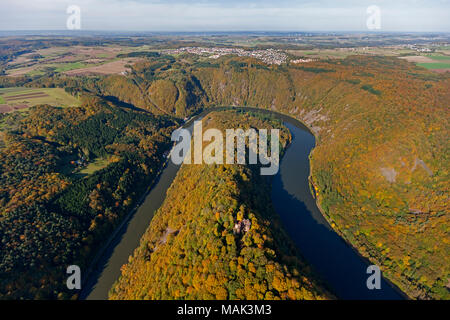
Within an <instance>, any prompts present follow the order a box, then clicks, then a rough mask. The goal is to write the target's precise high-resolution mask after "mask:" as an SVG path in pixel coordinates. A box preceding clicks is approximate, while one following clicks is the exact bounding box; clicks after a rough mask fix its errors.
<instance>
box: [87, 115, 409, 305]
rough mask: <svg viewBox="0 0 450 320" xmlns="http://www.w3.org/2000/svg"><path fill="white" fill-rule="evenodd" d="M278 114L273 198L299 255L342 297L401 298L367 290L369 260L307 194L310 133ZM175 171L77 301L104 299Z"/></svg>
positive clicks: (172, 168)
mask: <svg viewBox="0 0 450 320" xmlns="http://www.w3.org/2000/svg"><path fill="white" fill-rule="evenodd" d="M247 109H250V108H247ZM258 111H261V110H258ZM266 112H269V111H266ZM204 114H206V113H203V114H202V115H204ZM202 115H200V117H201V116H202ZM277 116H278V117H279V118H281V119H282V120H283V121H284V123H285V125H286V126H287V127H288V128H289V130H290V132H291V134H292V136H293V139H292V142H291V144H290V146H289V148H288V149H287V151H286V153H285V155H284V156H283V159H282V160H281V164H280V171H279V172H278V174H277V175H276V176H275V177H274V179H273V184H272V201H273V204H274V207H275V209H276V211H277V213H278V214H279V215H280V216H281V220H282V222H283V224H284V227H285V229H286V230H287V232H288V233H289V235H290V236H291V238H292V239H293V241H294V242H295V244H296V245H297V247H298V249H299V251H300V252H301V254H302V255H303V256H304V257H305V259H306V260H307V261H308V262H309V263H310V264H311V265H312V266H313V268H314V269H315V271H316V273H317V274H318V275H319V276H320V277H321V278H322V279H323V280H324V281H325V282H326V283H327V284H328V285H329V287H330V289H331V291H332V292H333V293H334V294H335V295H336V296H337V297H338V298H340V299H403V296H402V294H401V293H399V291H397V290H396V289H394V288H393V287H391V286H390V285H389V284H388V283H387V282H386V281H385V280H384V279H382V281H381V289H380V290H376V289H375V290H369V289H368V288H367V286H366V281H367V278H368V277H369V276H370V275H368V274H367V273H366V269H367V267H368V266H369V265H370V264H369V263H368V261H367V260H365V259H363V258H362V257H360V256H359V254H358V253H357V252H356V251H355V250H354V249H353V248H352V247H350V246H349V245H348V244H347V243H346V242H345V241H344V240H343V239H342V238H341V237H340V236H339V235H338V234H336V233H335V232H334V231H333V230H332V229H331V227H330V226H329V225H328V223H327V222H326V220H325V219H324V218H323V216H322V214H321V212H320V211H319V209H318V208H317V206H316V203H315V200H314V199H313V197H312V195H311V192H310V189H309V184H308V176H309V159H308V155H309V153H310V152H311V150H312V148H314V143H315V140H314V136H313V135H312V134H311V133H310V132H309V131H308V129H306V128H305V127H304V126H303V125H302V124H301V123H300V122H299V121H296V120H294V119H291V118H288V117H286V116H282V115H279V114H277ZM178 169H179V166H176V165H174V164H173V163H172V162H171V161H169V162H168V164H167V166H166V167H165V168H164V169H163V171H162V173H161V175H160V176H159V178H158V180H157V181H156V183H155V185H154V187H153V188H152V189H151V191H150V192H149V193H148V195H147V196H146V198H145V200H144V201H143V202H142V204H141V205H140V206H139V208H138V209H137V210H136V211H135V213H134V214H133V216H132V217H131V218H130V219H129V220H128V221H127V222H126V223H125V224H124V225H123V226H122V228H120V230H119V232H118V233H117V234H116V236H115V237H114V240H113V241H112V242H111V243H110V244H109V245H108V248H107V249H106V250H105V252H104V253H103V254H102V256H101V258H100V259H99V261H98V262H97V263H96V266H95V268H94V269H93V271H92V272H91V274H90V275H89V279H88V281H87V282H86V283H85V284H84V287H83V290H82V292H81V294H80V298H81V299H97V300H98V299H107V298H108V291H109V290H110V288H111V287H112V285H113V283H114V282H115V281H116V280H117V279H118V278H119V275H120V267H121V266H122V265H123V264H125V263H127V261H128V257H129V256H130V255H131V254H132V253H133V251H134V249H135V248H137V247H138V245H139V240H140V238H141V237H142V235H143V234H144V232H145V230H146V229H147V227H148V225H149V224H150V221H151V219H152V217H153V214H154V212H155V211H156V210H157V209H158V208H159V207H160V206H161V204H162V203H163V201H164V198H165V195H166V191H167V189H168V188H169V186H170V184H171V183H172V181H173V179H174V178H175V176H176V174H177V171H178Z"/></svg>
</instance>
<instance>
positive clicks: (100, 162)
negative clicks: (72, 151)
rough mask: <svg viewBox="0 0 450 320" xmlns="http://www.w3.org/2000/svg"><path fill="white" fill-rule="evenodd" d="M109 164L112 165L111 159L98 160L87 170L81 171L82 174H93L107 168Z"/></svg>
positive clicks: (91, 163) (89, 165) (86, 168)
mask: <svg viewBox="0 0 450 320" xmlns="http://www.w3.org/2000/svg"><path fill="white" fill-rule="evenodd" d="M108 164H110V161H109V159H105V158H96V159H94V160H93V161H92V162H90V163H89V164H88V165H87V166H86V167H85V168H83V169H82V170H80V173H81V174H84V175H89V174H93V173H94V172H95V171H97V170H100V169H103V168H106V167H107V166H108Z"/></svg>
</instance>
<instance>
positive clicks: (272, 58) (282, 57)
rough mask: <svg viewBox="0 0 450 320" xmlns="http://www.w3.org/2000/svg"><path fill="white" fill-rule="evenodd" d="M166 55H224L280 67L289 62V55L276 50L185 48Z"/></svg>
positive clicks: (211, 56) (168, 52)
mask: <svg viewBox="0 0 450 320" xmlns="http://www.w3.org/2000/svg"><path fill="white" fill-rule="evenodd" d="M163 53H165V54H181V53H191V54H197V55H202V56H208V55H209V58H211V59H217V58H219V57H221V56H224V55H230V54H232V55H237V56H238V57H253V58H256V59H259V60H262V61H263V62H265V63H267V64H276V65H280V64H282V63H285V62H286V60H287V55H286V54H285V53H284V52H283V51H281V50H276V49H265V50H244V49H241V48H218V47H213V48H206V47H184V48H179V49H170V50H164V51H163Z"/></svg>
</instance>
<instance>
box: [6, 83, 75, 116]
mask: <svg viewBox="0 0 450 320" xmlns="http://www.w3.org/2000/svg"><path fill="white" fill-rule="evenodd" d="M40 104H49V105H53V106H57V107H70V106H79V105H80V101H79V100H78V99H77V98H75V97H74V96H71V95H70V94H68V93H67V92H65V91H64V89H61V88H25V87H12V88H0V112H1V113H4V112H9V111H14V110H22V109H26V108H29V107H32V106H35V105H40Z"/></svg>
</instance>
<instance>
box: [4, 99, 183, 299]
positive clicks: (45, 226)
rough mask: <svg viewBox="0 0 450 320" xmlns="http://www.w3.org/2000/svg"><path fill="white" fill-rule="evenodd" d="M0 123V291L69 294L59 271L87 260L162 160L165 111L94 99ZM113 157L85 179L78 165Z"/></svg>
mask: <svg viewBox="0 0 450 320" xmlns="http://www.w3.org/2000/svg"><path fill="white" fill-rule="evenodd" d="M9 117H10V115H9V114H7V115H6V116H5V119H2V120H3V122H4V123H10V125H11V123H12V124H15V125H14V130H10V131H6V132H2V133H3V144H4V145H3V146H2V149H1V153H0V158H1V161H0V180H1V184H0V185H1V188H0V195H1V202H0V206H1V211H2V216H1V218H0V238H1V240H0V241H1V243H2V250H1V256H0V257H1V259H0V297H1V298H14V299H18V298H21V299H50V298H61V299H63V298H70V297H71V296H72V295H73V293H71V292H70V291H68V290H67V288H66V287H65V282H64V278H65V268H66V267H67V265H70V264H78V265H79V266H81V267H84V266H88V264H89V261H90V259H92V257H93V256H94V255H95V254H96V253H97V249H98V248H99V247H100V246H101V245H102V243H104V241H105V238H107V237H108V235H109V234H110V233H111V231H112V230H113V229H114V227H115V226H117V225H118V224H119V223H120V221H121V219H122V218H123V217H124V216H125V215H126V214H127V213H128V212H129V211H130V210H131V208H132V207H133V206H134V204H135V203H136V202H137V201H138V200H139V198H140V197H141V196H142V194H143V193H144V192H145V191H146V190H147V189H148V186H149V185H150V184H151V181H152V180H153V179H154V178H155V176H156V174H157V173H158V172H159V170H160V167H161V165H162V163H163V161H164V158H163V153H164V152H165V151H166V150H168V149H169V148H170V146H171V143H170V134H171V132H172V131H173V130H174V129H175V128H176V126H177V125H178V123H177V121H176V120H173V119H171V118H168V117H155V116H153V115H151V114H149V113H147V112H141V111H134V110H126V109H124V108H121V107H118V106H116V105H114V104H112V103H110V102H107V101H105V100H103V99H101V98H99V97H95V96H88V95H86V96H85V97H84V104H83V106H82V107H80V108H65V109H63V108H58V107H52V106H39V107H35V108H32V109H31V110H29V115H27V116H26V117H25V118H24V119H19V120H18V119H13V120H12V121H8V119H7V118H9ZM106 155H108V156H109V164H108V165H107V166H106V167H105V168H102V169H100V170H97V171H95V172H93V173H92V174H89V175H82V174H80V172H79V169H78V168H77V167H78V166H80V163H81V166H83V165H85V164H87V163H89V162H90V161H91V160H93V159H95V158H96V157H102V156H106Z"/></svg>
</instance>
